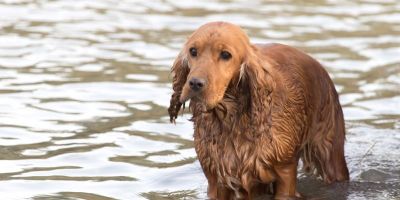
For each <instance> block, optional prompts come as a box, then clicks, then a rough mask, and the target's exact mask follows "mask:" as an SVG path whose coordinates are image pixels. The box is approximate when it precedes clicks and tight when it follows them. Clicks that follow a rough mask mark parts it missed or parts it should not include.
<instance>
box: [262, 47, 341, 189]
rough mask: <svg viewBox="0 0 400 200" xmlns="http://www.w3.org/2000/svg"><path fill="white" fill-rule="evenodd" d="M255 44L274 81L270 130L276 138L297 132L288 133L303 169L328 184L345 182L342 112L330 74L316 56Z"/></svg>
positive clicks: (295, 50) (294, 50) (291, 48)
mask: <svg viewBox="0 0 400 200" xmlns="http://www.w3.org/2000/svg"><path fill="white" fill-rule="evenodd" d="M258 47H259V48H260V49H261V51H262V53H263V55H264V56H266V59H268V60H270V63H271V65H270V66H269V68H270V69H268V70H269V71H270V73H271V74H272V77H274V78H275V84H276V85H275V88H274V91H273V93H272V94H273V95H274V97H273V99H274V101H273V102H272V103H273V106H272V112H271V113H272V134H274V133H276V137H279V134H280V132H282V131H283V130H286V129H291V130H290V131H289V132H291V133H292V134H293V132H295V133H297V134H296V135H289V137H294V138H293V139H292V141H295V143H296V144H297V146H296V147H295V148H294V149H293V150H292V151H293V152H294V153H297V154H298V155H297V156H300V157H301V158H302V160H303V165H304V166H303V168H304V169H305V171H307V172H313V171H314V169H315V170H317V172H318V174H320V175H321V176H322V178H323V179H324V181H325V182H327V183H330V182H333V181H342V180H348V178H349V173H348V169H347V165H346V161H345V158H344V140H345V129H344V119H343V112H342V108H341V106H340V103H339V98H338V94H337V92H336V89H335V87H334V84H333V82H332V81H331V79H330V78H329V75H328V73H327V72H326V71H325V69H324V68H323V67H322V66H321V64H320V63H318V62H317V61H316V60H315V59H313V58H311V57H310V56H308V55H306V54H305V53H303V52H301V51H300V50H297V49H295V48H293V47H289V46H286V45H281V44H269V45H259V46H258ZM274 119H279V121H277V120H274ZM293 125H296V126H293ZM287 136H288V135H285V134H283V136H282V137H287ZM290 152H291V151H290ZM285 156H288V155H282V159H284V157H285Z"/></svg>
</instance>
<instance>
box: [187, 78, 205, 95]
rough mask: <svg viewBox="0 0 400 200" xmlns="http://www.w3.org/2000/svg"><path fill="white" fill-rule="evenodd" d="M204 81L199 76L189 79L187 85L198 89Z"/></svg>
mask: <svg viewBox="0 0 400 200" xmlns="http://www.w3.org/2000/svg"><path fill="white" fill-rule="evenodd" d="M205 83H206V81H205V80H204V79H201V78H192V79H190V81H189V86H190V88H191V89H192V90H193V91H196V92H197V91H200V90H201V89H202V88H203V87H204V85H205Z"/></svg>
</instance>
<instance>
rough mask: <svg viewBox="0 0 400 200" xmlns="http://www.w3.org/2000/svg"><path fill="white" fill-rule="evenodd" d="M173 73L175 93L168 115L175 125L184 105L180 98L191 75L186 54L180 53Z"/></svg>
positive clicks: (173, 67) (172, 70)
mask: <svg viewBox="0 0 400 200" xmlns="http://www.w3.org/2000/svg"><path fill="white" fill-rule="evenodd" d="M171 73H172V74H173V79H172V88H173V90H174V93H173V94H172V96H171V100H170V104H169V108H168V113H169V118H170V121H171V123H172V122H173V123H175V119H176V118H177V117H178V113H179V110H180V109H181V106H182V103H181V102H180V101H179V98H180V96H181V93H182V88H183V86H184V85H185V83H186V78H187V76H188V74H189V66H188V61H187V59H186V55H185V53H183V51H182V52H180V53H179V55H178V56H177V58H176V59H175V61H174V64H173V65H172V69H171Z"/></svg>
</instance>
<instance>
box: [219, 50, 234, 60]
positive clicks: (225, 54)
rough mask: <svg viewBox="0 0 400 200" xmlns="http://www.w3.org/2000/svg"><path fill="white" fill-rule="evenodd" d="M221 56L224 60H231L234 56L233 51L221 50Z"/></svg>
mask: <svg viewBox="0 0 400 200" xmlns="http://www.w3.org/2000/svg"><path fill="white" fill-rule="evenodd" d="M219 56H220V57H221V58H222V59H224V60H229V59H230V58H232V55H231V53H229V52H227V51H221V54H220V55H219Z"/></svg>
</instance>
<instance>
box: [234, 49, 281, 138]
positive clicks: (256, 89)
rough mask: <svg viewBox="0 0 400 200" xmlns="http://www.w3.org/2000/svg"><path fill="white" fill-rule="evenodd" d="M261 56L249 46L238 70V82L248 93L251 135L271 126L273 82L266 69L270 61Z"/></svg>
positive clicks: (260, 132)
mask: <svg viewBox="0 0 400 200" xmlns="http://www.w3.org/2000/svg"><path fill="white" fill-rule="evenodd" d="M261 56H262V55H261V52H259V50H258V49H257V48H256V47H254V46H251V47H250V48H249V50H248V51H247V55H246V57H245V58H244V62H243V64H242V66H241V70H240V82H241V83H240V84H241V85H242V87H244V88H243V91H246V92H248V95H249V98H248V101H249V111H250V112H249V114H250V120H251V123H252V127H253V128H254V130H252V131H251V132H253V134H252V137H255V136H257V135H260V134H265V132H269V129H270V126H271V102H272V95H271V93H272V90H273V88H274V86H275V85H274V84H275V82H274V80H273V77H272V76H271V74H270V73H269V72H268V70H267V68H268V67H267V66H268V65H270V63H269V62H268V61H267V60H266V59H262V58H261ZM268 135H269V134H268Z"/></svg>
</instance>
